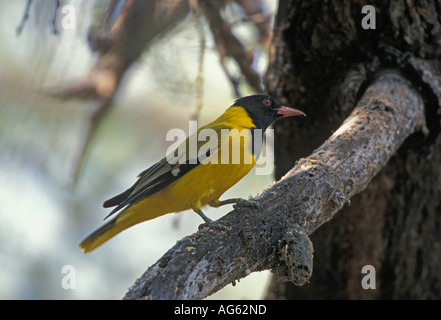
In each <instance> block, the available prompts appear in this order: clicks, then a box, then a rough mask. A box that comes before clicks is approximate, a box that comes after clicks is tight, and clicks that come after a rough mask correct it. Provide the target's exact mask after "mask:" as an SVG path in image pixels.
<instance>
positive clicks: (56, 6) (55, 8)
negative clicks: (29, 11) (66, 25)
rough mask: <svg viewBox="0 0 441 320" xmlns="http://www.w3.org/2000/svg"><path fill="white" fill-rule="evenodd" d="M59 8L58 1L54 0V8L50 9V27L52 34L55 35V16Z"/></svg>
mask: <svg viewBox="0 0 441 320" xmlns="http://www.w3.org/2000/svg"><path fill="white" fill-rule="evenodd" d="M59 8H60V0H55V3H54V7H53V9H52V16H51V26H52V33H53V34H57V33H58V29H57V15H58V9H59Z"/></svg>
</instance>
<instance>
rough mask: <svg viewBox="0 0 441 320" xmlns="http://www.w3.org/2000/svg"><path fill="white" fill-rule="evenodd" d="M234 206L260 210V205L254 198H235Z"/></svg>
mask: <svg viewBox="0 0 441 320" xmlns="http://www.w3.org/2000/svg"><path fill="white" fill-rule="evenodd" d="M236 206H238V207H242V208H252V209H258V210H262V205H261V204H260V203H259V202H258V201H256V200H246V199H240V198H239V199H237V201H236Z"/></svg>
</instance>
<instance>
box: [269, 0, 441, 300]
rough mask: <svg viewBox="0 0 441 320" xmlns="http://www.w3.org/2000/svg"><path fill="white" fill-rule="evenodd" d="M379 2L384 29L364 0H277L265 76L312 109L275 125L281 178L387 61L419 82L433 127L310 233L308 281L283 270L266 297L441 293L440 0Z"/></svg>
mask: <svg viewBox="0 0 441 320" xmlns="http://www.w3.org/2000/svg"><path fill="white" fill-rule="evenodd" d="M370 4H371V5H372V6H373V7H374V8H375V18H376V19H375V22H376V29H364V28H363V26H362V23H361V22H362V20H363V18H366V16H367V15H366V14H363V13H362V8H363V6H364V5H365V2H364V1H349V0H342V1H326V2H325V1H309V0H303V1H298V0H286V1H280V3H279V9H278V12H277V20H276V25H275V30H274V38H273V45H272V53H271V60H270V66H269V68H268V72H267V74H266V85H267V88H268V91H269V93H270V94H272V95H273V96H276V97H278V98H280V99H281V100H282V103H284V104H287V105H294V106H296V107H298V108H300V109H302V110H304V111H305V112H306V113H307V115H308V121H284V122H281V123H280V124H278V125H277V126H276V127H275V129H276V137H275V141H276V143H278V144H276V149H275V159H276V178H277V179H279V178H280V177H281V176H282V175H283V174H284V173H285V172H287V171H288V170H289V169H290V168H292V167H293V165H294V163H295V161H296V160H298V159H299V158H301V157H304V156H306V155H308V154H310V153H311V152H312V151H313V150H314V149H316V148H317V147H318V146H319V145H320V144H321V143H322V142H323V141H324V140H326V139H327V138H328V137H329V136H330V134H331V133H332V132H333V131H334V130H336V129H337V128H338V127H339V126H340V125H341V123H342V121H343V120H344V119H345V118H346V117H347V116H348V115H349V113H350V112H351V111H352V108H353V106H354V105H355V104H356V102H357V100H358V99H359V98H360V97H361V96H362V95H363V94H364V91H365V89H366V88H367V87H368V86H369V84H370V83H372V81H373V79H375V78H376V77H377V75H378V74H379V73H381V71H382V70H384V69H385V68H387V69H394V70H397V71H398V72H400V74H401V75H403V76H404V77H405V78H407V79H408V80H409V81H410V82H411V83H412V85H413V88H415V89H416V90H418V91H419V92H420V95H421V96H422V97H423V99H424V107H425V116H426V127H422V129H421V130H420V131H418V132H416V133H414V134H412V135H411V136H410V137H409V138H408V139H407V140H406V141H405V142H404V143H403V144H402V146H401V148H400V149H399V150H398V152H397V153H396V155H395V156H394V157H393V158H392V159H390V161H389V162H388V164H387V165H386V167H385V168H383V170H382V171H381V172H380V173H379V174H378V175H377V176H376V177H375V178H374V180H372V181H371V183H370V184H369V186H368V187H367V188H366V190H364V191H363V192H362V193H360V194H358V195H357V196H355V197H354V198H353V199H352V200H351V205H350V206H345V207H344V208H343V209H342V210H341V211H340V212H339V213H338V214H337V215H336V216H335V217H334V219H332V220H331V221H330V222H329V223H326V224H324V225H323V226H322V227H321V228H319V229H318V230H317V231H316V232H315V233H314V234H313V235H312V236H311V241H312V243H313V245H314V271H313V274H312V276H311V278H310V281H309V283H308V284H306V285H304V286H302V287H297V286H294V285H293V284H292V283H291V282H279V281H277V280H276V279H275V278H274V279H273V280H272V283H271V286H270V288H269V289H268V293H267V298H270V299H293V298H302V299H360V298H362V299H400V298H409V299H427V298H431V299H439V298H441V273H440V270H441V200H440V199H441V188H440V185H441V166H440V164H441V137H440V135H439V133H440V129H441V122H440V114H441V112H440V106H441V63H440V62H439V58H440V56H441V22H440V21H441V3H440V2H439V1H435V0H432V1H430V0H427V1H415V2H413V1H412V2H409V1H405V0H395V1H381V2H380V1H378V2H377V1H375V2H374V3H371V2H370ZM370 14H371V13H370ZM370 22H371V23H372V22H373V21H372V20H371V21H370ZM365 265H371V266H373V267H374V268H375V276H376V277H375V282H374V283H375V289H374V290H373V289H363V287H362V280H363V277H365V276H367V274H363V273H362V268H363V266H365ZM371 275H372V274H371Z"/></svg>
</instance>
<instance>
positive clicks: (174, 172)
mask: <svg viewBox="0 0 441 320" xmlns="http://www.w3.org/2000/svg"><path fill="white" fill-rule="evenodd" d="M297 115H305V114H304V113H303V112H302V111H299V110H296V109H293V108H288V107H285V106H282V105H281V104H280V102H279V101H277V100H276V99H274V98H273V97H271V96H269V95H264V94H258V95H252V96H247V97H243V98H240V99H238V100H236V101H235V103H234V104H233V105H232V106H231V107H229V108H228V109H227V110H226V111H225V112H224V114H222V115H221V116H220V117H219V118H217V119H216V120H215V121H213V122H211V123H209V124H207V125H205V126H203V127H201V128H199V129H198V130H197V132H196V133H195V134H196V136H197V135H199V134H201V133H202V132H204V130H205V131H208V132H209V133H210V132H214V133H215V136H216V141H215V143H214V144H213V143H211V144H208V143H206V140H205V141H204V140H203V139H201V140H202V141H199V139H196V140H192V136H190V137H188V138H187V139H186V140H185V142H183V143H182V145H183V146H184V147H183V148H180V147H178V148H177V149H176V150H175V152H173V153H172V156H173V157H172V158H173V161H170V159H171V157H167V156H166V157H164V158H163V159H162V160H161V161H159V162H158V163H156V164H154V165H152V166H151V167H150V168H148V169H147V170H145V171H143V172H142V173H141V174H139V176H138V180H137V181H136V182H135V184H134V185H133V186H131V187H130V188H129V189H127V190H126V191H124V192H123V193H121V194H119V195H117V196H115V197H113V198H111V199H109V200H107V201H105V202H104V205H103V206H104V207H105V208H108V207H116V208H114V210H113V211H112V212H111V213H110V214H109V216H110V215H112V214H114V213H116V212H118V211H119V213H118V214H117V215H116V217H115V218H113V219H112V220H110V221H109V222H107V223H106V224H104V225H103V226H102V227H101V228H99V229H98V230H96V231H95V232H93V233H92V234H91V235H89V236H88V237H87V238H86V239H85V240H84V241H83V242H82V243H81V244H80V248H81V249H83V250H84V252H88V251H91V250H94V249H95V248H96V247H98V246H99V245H101V244H102V243H104V242H105V241H107V240H109V239H110V238H112V237H113V236H115V235H116V234H118V233H119V232H121V231H123V230H125V229H127V228H129V227H131V226H133V225H135V224H137V223H140V222H143V221H146V220H150V219H153V218H156V217H159V216H161V215H164V214H166V213H171V212H179V211H184V210H187V209H193V210H194V211H195V212H196V213H198V214H199V215H200V216H201V217H202V218H203V219H204V221H205V222H206V223H207V224H208V225H209V226H211V227H222V226H220V225H218V224H217V223H216V222H214V221H212V220H210V219H209V218H208V217H206V216H205V215H204V213H203V212H202V207H203V206H206V205H207V204H208V205H210V206H214V207H218V206H220V205H223V204H227V203H234V202H238V201H242V202H244V203H246V202H247V200H243V199H230V200H224V201H220V200H219V198H220V196H221V195H222V194H223V193H224V192H225V191H227V190H228V189H229V188H231V187H232V186H233V185H234V184H236V183H237V182H238V181H239V180H241V179H242V178H243V177H244V176H245V175H246V174H247V173H248V172H249V171H250V170H251V169H252V168H253V167H254V165H255V164H256V160H257V158H258V157H259V155H260V152H261V148H260V149H259V148H256V147H255V146H256V143H255V142H256V141H253V140H256V139H259V140H260V141H257V142H259V143H262V138H263V132H264V131H265V130H266V129H267V128H268V126H270V125H271V124H272V123H273V122H274V121H275V120H277V119H278V118H281V117H287V116H297ZM206 129H210V130H211V131H210V130H206ZM234 129H236V130H234ZM244 129H245V130H244ZM258 130H260V132H259V133H260V134H256V133H257V131H258ZM221 132H228V133H229V134H228V135H224V134H221ZM193 138H194V136H193ZM235 138H239V140H240V139H242V140H240V141H241V142H240V143H239V145H237V144H236V148H233V147H232V146H233V143H232V141H233V140H234V139H235ZM191 141H196V143H197V144H196V147H195V148H193V149H195V150H193V151H194V152H193V153H194V154H192V152H190V151H191V147H190V144H191ZM182 145H181V146H182ZM207 145H208V147H207ZM204 146H205V149H204V150H203V151H202V152H200V151H201V150H202V149H203V148H204ZM238 146H240V150H239V152H240V160H239V161H234V159H233V155H234V152H236V151H238V150H235V149H238ZM222 149H223V150H222ZM226 150H228V151H229V152H224V151H226ZM224 155H226V157H225V156H224ZM247 156H248V159H250V160H249V161H246V158H247ZM106 218H107V217H106Z"/></svg>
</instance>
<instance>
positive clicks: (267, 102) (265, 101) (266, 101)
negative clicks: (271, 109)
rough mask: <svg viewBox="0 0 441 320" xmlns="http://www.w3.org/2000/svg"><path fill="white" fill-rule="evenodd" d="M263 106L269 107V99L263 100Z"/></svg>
mask: <svg viewBox="0 0 441 320" xmlns="http://www.w3.org/2000/svg"><path fill="white" fill-rule="evenodd" d="M262 102H263V104H264V105H266V106H270V105H271V100H270V99H263V101H262Z"/></svg>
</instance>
